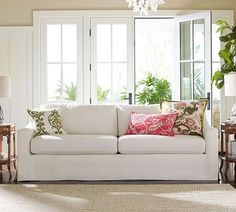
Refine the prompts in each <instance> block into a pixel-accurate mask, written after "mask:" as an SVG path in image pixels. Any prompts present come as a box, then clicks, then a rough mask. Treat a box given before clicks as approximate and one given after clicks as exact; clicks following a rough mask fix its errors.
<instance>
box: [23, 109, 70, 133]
mask: <svg viewBox="0 0 236 212" xmlns="http://www.w3.org/2000/svg"><path fill="white" fill-rule="evenodd" d="M27 111H28V113H29V115H30V116H31V118H32V120H33V123H34V125H35V132H34V137H36V136H40V135H49V134H66V132H65V130H64V129H63V125H62V121H61V116H60V114H59V111H58V110H56V109H54V110H49V111H37V110H27Z"/></svg>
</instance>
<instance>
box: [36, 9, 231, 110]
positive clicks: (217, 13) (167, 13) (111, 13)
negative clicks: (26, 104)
mask: <svg viewBox="0 0 236 212" xmlns="http://www.w3.org/2000/svg"><path fill="white" fill-rule="evenodd" d="M204 11H206V10H159V11H158V13H154V12H153V13H150V14H149V17H159V18H160V17H175V16H179V15H185V14H191V13H198V12H204ZM52 17H54V18H55V17H58V18H66V17H70V18H75V17H76V18H77V17H81V18H83V44H84V49H83V55H84V58H83V60H84V61H83V79H82V80H83V83H84V91H86V92H84V96H83V101H82V102H81V103H84V104H89V99H90V92H88V91H90V85H91V74H90V63H91V52H90V45H91V44H90V36H89V29H90V18H92V17H94V18H96V17H112V18H115V17H133V18H135V17H140V15H139V14H138V13H133V11H127V10H78V11H33V30H34V33H33V85H34V88H33V97H34V98H33V107H39V106H40V103H41V100H40V96H41V95H40V82H41V79H40V70H41V67H40V55H41V53H40V40H41V37H40V28H41V21H42V20H43V19H47V18H52ZM143 17H146V16H143ZM224 17H225V18H226V19H227V20H230V19H231V20H233V17H234V11H233V10H213V11H212V18H213V19H214V18H219V19H221V18H224Z"/></svg>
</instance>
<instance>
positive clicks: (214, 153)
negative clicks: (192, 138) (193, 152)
mask: <svg viewBox="0 0 236 212" xmlns="http://www.w3.org/2000/svg"><path fill="white" fill-rule="evenodd" d="M203 137H204V139H205V141H206V154H207V155H209V156H210V157H215V158H218V130H217V129H216V128H214V127H210V126H206V127H205V128H203Z"/></svg>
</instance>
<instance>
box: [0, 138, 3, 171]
mask: <svg viewBox="0 0 236 212" xmlns="http://www.w3.org/2000/svg"><path fill="white" fill-rule="evenodd" d="M2 137H3V136H2V135H0V155H1V154H2V149H3V148H2ZM0 172H1V174H2V164H0Z"/></svg>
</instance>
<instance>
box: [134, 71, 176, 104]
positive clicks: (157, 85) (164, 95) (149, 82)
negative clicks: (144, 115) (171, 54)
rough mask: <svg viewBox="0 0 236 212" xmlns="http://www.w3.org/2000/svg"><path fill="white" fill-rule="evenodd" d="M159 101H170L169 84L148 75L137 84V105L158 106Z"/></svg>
mask: <svg viewBox="0 0 236 212" xmlns="http://www.w3.org/2000/svg"><path fill="white" fill-rule="evenodd" d="M161 99H171V89H170V83H169V82H168V81H167V80H166V79H158V78H157V77H156V76H154V75H152V74H151V73H148V74H147V76H146V78H145V79H143V80H140V81H139V83H138V87H137V94H136V100H137V102H138V103H139V104H158V103H160V100H161Z"/></svg>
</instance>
